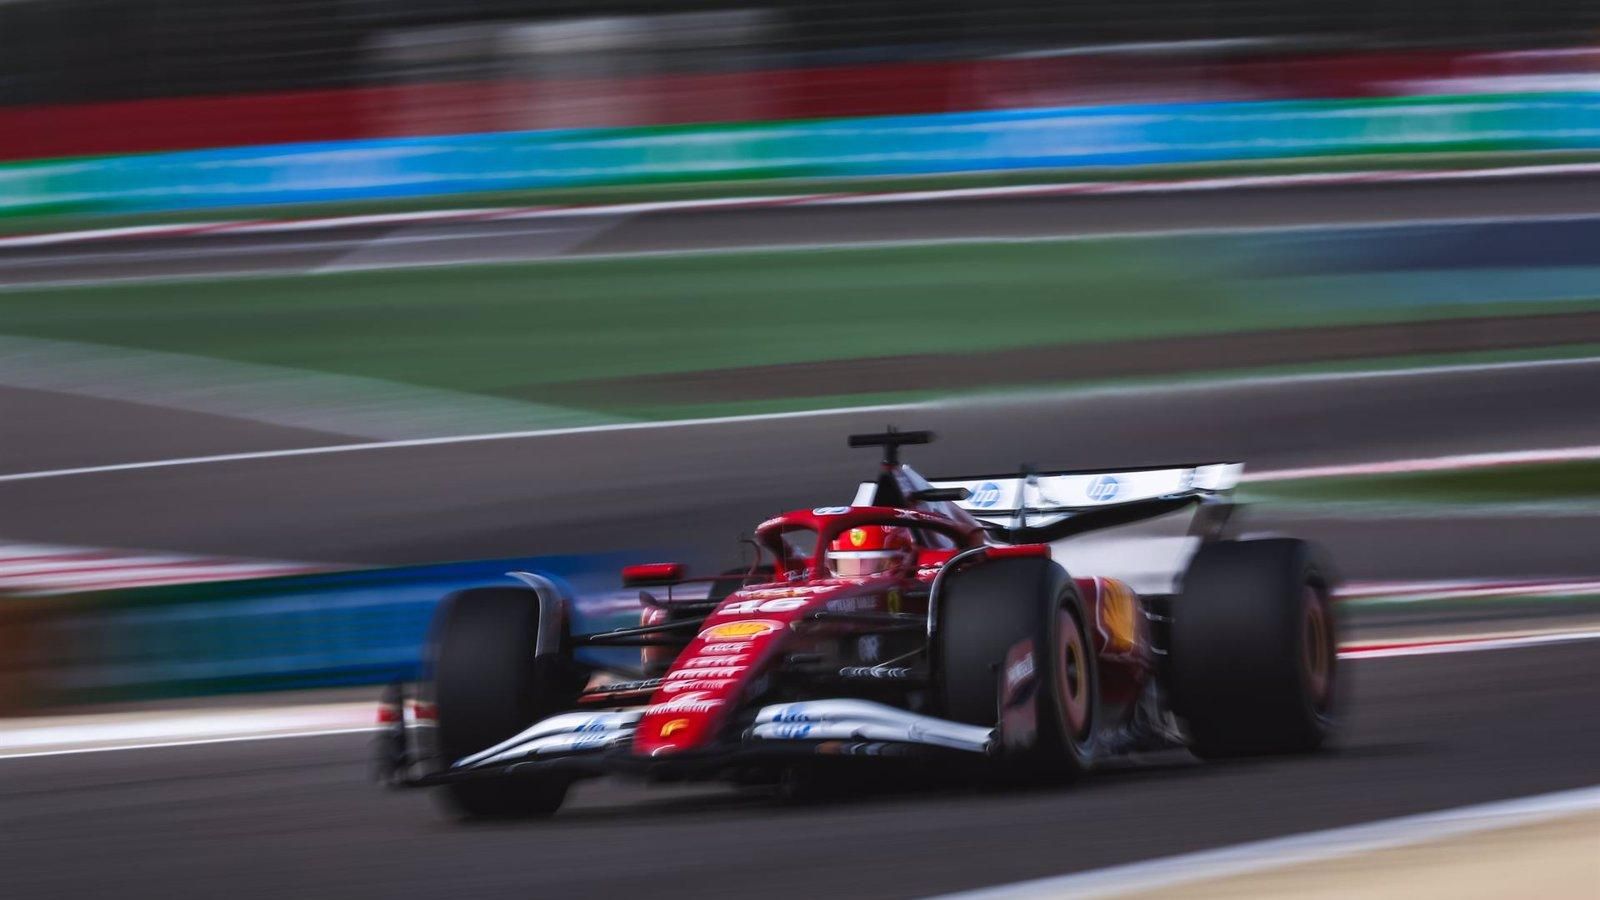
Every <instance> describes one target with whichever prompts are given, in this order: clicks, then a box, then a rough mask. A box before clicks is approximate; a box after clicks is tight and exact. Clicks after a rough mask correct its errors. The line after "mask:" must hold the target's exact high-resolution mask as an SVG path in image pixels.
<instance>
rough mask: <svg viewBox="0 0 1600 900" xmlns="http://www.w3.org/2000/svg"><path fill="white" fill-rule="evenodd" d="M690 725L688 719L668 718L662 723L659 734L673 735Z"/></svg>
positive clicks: (663, 735) (664, 735) (662, 735)
mask: <svg viewBox="0 0 1600 900" xmlns="http://www.w3.org/2000/svg"><path fill="white" fill-rule="evenodd" d="M688 727H689V720H688V719H668V720H667V721H666V722H663V723H662V725H661V731H660V732H659V734H660V736H661V737H672V736H673V735H675V734H677V733H678V732H680V731H682V730H684V729H685V728H688Z"/></svg>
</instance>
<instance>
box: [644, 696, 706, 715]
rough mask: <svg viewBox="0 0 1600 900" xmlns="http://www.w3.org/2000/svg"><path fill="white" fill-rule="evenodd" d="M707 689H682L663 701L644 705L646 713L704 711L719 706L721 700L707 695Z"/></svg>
mask: <svg viewBox="0 0 1600 900" xmlns="http://www.w3.org/2000/svg"><path fill="white" fill-rule="evenodd" d="M708 693H710V692H709V691H684V692H683V693H681V694H679V695H678V696H676V697H673V698H672V699H671V700H668V701H666V702H665V703H656V704H652V705H650V706H647V707H645V709H644V711H645V714H646V715H651V714H655V713H704V712H710V711H712V710H713V709H716V708H717V707H719V706H721V705H722V703H723V701H721V700H719V699H717V698H715V697H707V696H706V694H708Z"/></svg>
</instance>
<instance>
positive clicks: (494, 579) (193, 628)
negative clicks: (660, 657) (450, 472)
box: [6, 554, 638, 705]
mask: <svg viewBox="0 0 1600 900" xmlns="http://www.w3.org/2000/svg"><path fill="white" fill-rule="evenodd" d="M636 558H637V556H636V555H630V556H629V557H628V559H629V560H633V559H636ZM623 561H624V559H623V557H622V556H621V555H620V554H611V555H595V556H544V557H531V558H523V559H507V560H486V561H481V562H471V563H454V564H449V565H439V566H417V567H405V568H394V569H379V570H371V571H360V572H336V573H329V574H324V575H308V576H293V577H287V578H269V579H260V580H255V581H241V582H223V583H215V584H202V585H184V586H179V587H166V588H134V589H128V590H122V591H109V592H104V593H101V594H86V595H78V596H74V597H69V598H60V599H56V600H50V601H45V602H33V603H32V604H31V606H32V607H33V611H32V612H31V613H30V614H29V615H28V617H27V618H28V621H27V622H26V624H25V625H24V627H26V628H27V633H28V634H29V641H28V649H27V651H26V653H25V655H24V656H22V657H20V658H17V657H14V658H12V659H11V660H9V661H8V662H7V663H6V667H8V668H12V669H13V671H14V672H15V671H17V667H20V671H21V672H22V673H23V675H24V676H25V677H24V678H23V679H22V680H23V682H24V683H25V684H27V685H28V686H29V689H30V690H31V691H32V692H33V693H34V694H35V695H36V697H35V698H34V699H35V702H34V703H33V704H31V705H41V703H76V702H90V701H105V700H123V699H132V698H142V697H155V696H169V695H183V694H194V693H213V692H224V691H234V690H267V689H289V688H306V687H324V686H330V685H340V684H373V683H379V682H385V681H390V680H393V679H396V678H414V677H416V675H417V673H418V666H419V663H420V661H421V658H422V651H423V644H424V641H425V639H426V636H427V631H428V623H429V621H430V620H431V618H432V616H433V611H434V607H435V606H436V605H437V603H438V602H439V600H440V599H441V598H442V597H444V596H445V595H446V594H448V593H450V592H451V591H455V590H460V589H462V588H467V587H474V586H479V585H501V586H514V585H515V584H516V582H515V581H513V580H512V579H510V578H508V577H506V575H505V573H506V572H508V571H513V570H519V569H527V570H532V571H537V572H540V573H542V574H545V575H548V576H550V577H552V578H553V579H555V580H556V581H557V582H558V583H560V584H561V585H562V586H563V587H564V588H565V589H566V590H567V591H568V592H569V595H570V596H572V597H574V598H576V610H575V622H574V627H576V628H578V629H580V630H586V629H597V628H606V627H615V626H617V625H621V624H628V623H637V621H638V604H637V594H636V593H634V594H630V593H628V592H624V591H622V590H620V588H619V587H618V571H619V569H620V566H621V565H622V563H623Z"/></svg>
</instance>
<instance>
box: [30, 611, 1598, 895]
mask: <svg viewBox="0 0 1600 900" xmlns="http://www.w3.org/2000/svg"><path fill="white" fill-rule="evenodd" d="M1346 671H1347V672H1348V673H1349V674H1350V675H1351V676H1352V677H1351V679H1350V681H1351V685H1350V687H1351V691H1352V700H1353V702H1352V704H1351V710H1352V712H1351V717H1350V720H1349V722H1348V727H1347V730H1346V732H1345V735H1344V738H1343V740H1342V741H1341V745H1340V746H1339V747H1338V748H1337V749H1335V750H1334V751H1332V752H1328V753H1324V754H1320V755H1317V756H1313V757H1306V758H1284V759H1270V760H1256V761H1245V762H1236V763H1227V764H1202V763H1197V762H1195V761H1194V760H1193V759H1192V758H1190V757H1189V756H1188V755H1187V754H1184V753H1172V754H1164V755H1160V756H1157V757H1152V758H1150V759H1149V760H1147V761H1146V762H1145V764H1144V765H1141V766H1137V767H1131V768H1126V769H1122V770H1118V771H1111V772H1105V773H1100V774H1096V775H1094V776H1091V777H1090V778H1088V779H1087V780H1085V781H1083V782H1081V783H1080V784H1078V785H1076V786H1072V787H1068V788H1063V789H1052V790H1047V791H1041V792H1016V793H983V792H977V791H974V790H971V789H967V788H962V787H960V786H956V787H946V788H941V789H934V788H926V789H922V790H917V791H913V792H910V793H905V794H889V795H878V796H867V797H861V798H858V799H855V800H853V801H849V802H842V803H834V804H828V805H823V806H818V807H801V808H787V807H780V806H777V805H776V804H775V803H774V802H773V801H772V800H771V799H770V798H766V797H762V796H759V795H750V794H743V793H739V792H736V791H734V790H732V789H725V788H722V787H719V786H692V787H665V788H659V789H654V790H656V791H657V793H654V794H652V793H651V792H650V791H649V790H646V789H644V788H641V787H639V786H636V785H633V784H630V783H623V782H615V781H603V782H597V783H594V784H592V785H590V786H588V787H585V788H580V789H579V791H578V792H576V793H575V794H574V797H573V802H572V804H571V805H570V806H569V807H568V808H567V809H565V810H563V811H562V813H560V814H559V815H558V816H557V817H556V818H554V819H552V820H550V821H548V822H543V823H538V822H535V823H511V824H492V825H472V826H463V825H458V824H455V823H452V822H450V821H449V820H447V819H446V818H444V817H443V816H442V815H441V814H440V813H439V812H438V811H437V810H436V809H435V808H434V807H433V803H432V799H431V798H429V797H427V796H424V795H423V794H422V793H421V792H401V793H392V792H384V791H380V790H379V789H377V788H376V787H374V786H372V785H371V784H368V783H365V781H364V777H365V753H366V743H367V739H366V738H365V737H364V736H360V735H346V736H339V737H325V738H307V739H287V740H274V741H259V742H247V743H234V744H217V745H211V746H202V747H188V748H172V749H150V750H133V751H125V752H109V753H92V754H84V755H76V756H58V757H43V758H33V759H14V760H5V761H0V833H4V835H5V840H4V841H0V871H3V872H4V873H5V883H6V893H7V895H8V896H12V897H24V898H30V900H34V898H39V900H43V898H56V897H63V898H65V897H85V896H103V895H106V894H110V893H115V894H116V895H117V896H121V897H129V898H134V897H200V896H219V895H226V896H229V897H237V898H253V897H286V896H317V897H385V898H388V897H395V896H404V897H435V896H461V897H482V898H489V897H518V898H527V897H539V898H546V897H549V898H554V897H562V898H567V897H572V898H588V897H593V898H605V897H625V896H648V897H661V898H744V897H768V898H773V900H779V898H788V897H817V896H822V897H915V896H925V895H928V894H932V893H937V892H942V891H952V890H959V889H968V888H976V887H980V886H984V885H990V884H997V883H1004V882H1010V881H1015V880H1021V879H1026V878H1035V877H1041V876H1045V875H1052V874H1058V873H1065V872H1071V871H1080V870H1085V869H1091V868H1097V867H1101V866H1107V865H1114V864H1119V863H1127V862H1133V861H1137V860H1140V859H1146V858H1153V857H1158V856H1166V855H1171V854H1175V853H1183V852H1189V851H1197V850H1203V849H1208V848H1212V847H1219V846H1225V845H1228V844H1233V843H1238V842H1242V841H1248V840H1256V839H1261V838H1266V837H1272V836H1277V835H1282V834H1290V833H1296V832H1302V831H1309V830H1315V829H1321V828H1330V827H1337V826H1342V825H1351V824H1356V823H1359V822H1364V821H1371V820H1374V819H1380V818H1386V817H1390V816H1396V815H1403V814H1408V813H1418V812H1426V811H1431V810H1435V809H1443V808H1448V807H1454V806H1459V805H1465V804H1471V803H1477V802H1484V801H1491V800H1497V799H1504V798H1510V797H1517V796H1523V795H1529V794H1536V793H1542V792H1546V791H1554V790H1560V789H1566V788H1576V787H1583V786H1588V785H1591V784H1594V783H1596V782H1597V781H1600V740H1597V737H1596V734H1595V730H1594V726H1593V723H1592V721H1591V718H1592V717H1591V716H1590V712H1591V711H1592V710H1593V709H1594V708H1595V706H1596V704H1597V703H1600V654H1597V653H1596V652H1595V645H1594V644H1593V643H1584V644H1574V645H1566V646H1556V647H1545V648H1539V649H1533V650H1504V651H1490V652H1482V653H1464V654H1456V655H1442V656H1424V657H1412V658H1404V659H1390V660H1369V661H1362V662H1357V663H1354V664H1352V665H1350V666H1349V668H1348V669H1347V670H1346Z"/></svg>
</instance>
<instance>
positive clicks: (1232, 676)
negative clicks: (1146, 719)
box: [1171, 538, 1339, 758]
mask: <svg viewBox="0 0 1600 900" xmlns="http://www.w3.org/2000/svg"><path fill="white" fill-rule="evenodd" d="M1331 587H1332V573H1331V572H1330V571H1329V567H1328V565H1327V564H1326V563H1325V562H1324V561H1323V560H1322V557H1321V554H1320V553H1319V552H1318V550H1317V548H1316V547H1314V546H1313V545H1311V544H1309V543H1307V542H1305V541H1301V540H1294V539H1289V538H1274V539H1270V540H1253V541H1220V542H1217V543H1214V544H1206V545H1204V546H1202V547H1201V548H1200V551H1199V553H1197V554H1196V555H1195V558H1194V560H1193V562H1191V563H1190V565H1189V569H1188V571H1187V572H1186V573H1185V574H1184V577H1183V586H1182V591H1181V592H1180V594H1179V596H1178V597H1177V598H1176V600H1175V601H1174V603H1173V604H1172V637H1171V654H1172V660H1171V663H1172V689H1173V701H1174V706H1175V707H1176V709H1177V712H1178V714H1179V715H1180V716H1182V717H1183V718H1184V720H1185V721H1186V723H1187V725H1188V729H1189V733H1190V737H1191V740H1192V744H1191V749H1192V750H1193V751H1194V753H1195V754H1196V755H1198V756H1201V757H1206V758H1219V757H1230V756H1245V755H1255V754H1275V753H1305V752H1310V751H1312V750H1315V749H1317V748H1318V747H1320V746H1322V744H1323V742H1324V741H1325V740H1326V739H1327V737H1328V735H1329V734H1330V733H1331V732H1332V730H1333V726H1334V716H1335V713H1336V711H1337V702H1336V701H1337V698H1338V696H1339V693H1338V690H1337V688H1338V635H1337V630H1336V628H1335V625H1336V622H1335V617H1334V608H1333V604H1332V602H1331Z"/></svg>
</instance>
